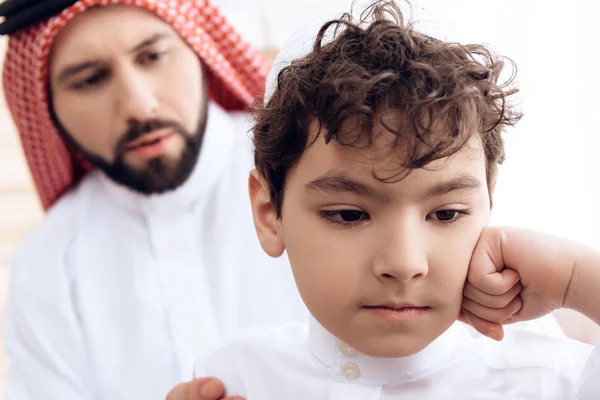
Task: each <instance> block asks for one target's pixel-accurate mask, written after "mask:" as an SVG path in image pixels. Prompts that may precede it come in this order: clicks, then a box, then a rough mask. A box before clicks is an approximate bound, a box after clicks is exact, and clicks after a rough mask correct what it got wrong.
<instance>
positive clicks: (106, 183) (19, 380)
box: [0, 0, 306, 400]
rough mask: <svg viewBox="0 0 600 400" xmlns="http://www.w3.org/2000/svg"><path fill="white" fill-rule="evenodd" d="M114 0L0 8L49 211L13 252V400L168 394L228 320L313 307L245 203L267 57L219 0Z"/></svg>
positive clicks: (232, 324)
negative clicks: (252, 110)
mask: <svg viewBox="0 0 600 400" xmlns="http://www.w3.org/2000/svg"><path fill="white" fill-rule="evenodd" d="M112 3H119V4H112V5H107V6H104V4H106V2H104V1H102V0H84V1H80V2H77V3H76V2H75V1H43V2H39V1H22V0H21V1H16V0H13V1H10V0H9V1H8V2H4V3H2V5H1V6H0V14H1V15H4V16H5V17H6V19H5V21H4V23H3V24H2V25H0V33H2V34H9V35H11V37H10V42H9V48H8V52H7V56H6V61H5V65H4V90H5V94H6V98H7V103H8V106H9V109H10V111H11V113H12V116H13V118H14V121H15V123H16V126H17V129H18V131H19V134H20V136H21V141H22V144H23V148H24V152H25V155H26V158H27V162H28V164H29V167H30V171H31V174H32V176H33V179H34V182H35V185H36V188H37V190H38V193H39V196H40V198H41V201H42V204H43V206H44V208H45V209H46V210H47V214H46V216H45V219H44V220H43V221H42V223H41V224H40V226H39V227H38V228H37V229H36V230H35V231H34V232H33V233H32V234H31V235H30V237H28V238H27V239H26V240H25V242H24V243H23V244H22V245H21V246H20V248H19V249H18V250H17V252H16V254H15V256H14V259H13V261H12V265H11V284H10V297H9V300H8V310H7V317H6V318H7V319H6V332H5V345H6V351H7V354H8V356H9V358H10V362H11V366H10V369H9V374H8V381H7V384H6V386H7V393H6V394H7V396H6V397H7V398H8V399H19V400H23V399H39V398H48V397H50V398H55V399H65V400H66V399H92V398H94V399H97V398H101V399H160V398H163V399H164V398H165V397H166V395H167V393H168V391H169V390H170V389H172V388H173V387H174V386H175V385H176V384H177V383H178V382H181V381H183V380H187V379H189V378H191V377H192V370H193V362H194V358H195V356H196V355H197V354H198V353H202V352H204V351H206V350H207V349H208V348H209V346H210V344H211V342H213V341H215V339H216V338H218V337H219V336H222V335H227V334H229V333H231V332H235V331H236V330H237V329H239V328H240V327H243V326H247V325H255V324H263V323H280V322H291V321H297V320H303V319H304V318H305V315H306V311H305V308H304V306H303V305H302V304H301V302H300V300H299V297H298V295H297V292H296V290H295V288H294V286H293V281H292V279H291V275H290V274H289V268H288V267H287V264H285V265H284V264H278V263H277V262H272V261H270V260H269V259H268V258H267V257H266V256H263V255H262V252H261V250H260V246H259V245H258V243H257V241H256V239H255V233H254V229H253V225H252V219H251V212H250V206H249V203H248V201H247V189H246V188H247V184H246V182H247V176H248V175H247V174H248V172H249V171H250V169H251V167H252V153H251V146H250V141H249V138H248V136H249V135H248V134H247V131H248V130H249V125H248V117H247V115H245V114H241V113H239V111H240V110H243V108H244V107H245V106H247V105H248V104H250V102H251V101H253V99H254V98H255V96H257V95H260V94H262V92H263V89H264V80H265V77H266V74H267V72H268V69H269V67H270V65H269V63H268V62H267V61H266V59H264V58H263V57H262V56H261V55H260V54H259V53H258V52H257V51H255V50H254V49H252V48H251V47H250V46H249V45H248V44H247V43H245V42H244V41H243V40H242V39H241V38H240V37H239V35H238V34H237V33H236V32H235V31H234V29H233V28H232V27H231V26H230V25H228V23H227V22H226V21H225V19H224V18H223V16H222V15H221V14H220V13H219V11H218V10H217V9H216V8H215V7H214V6H212V5H211V4H210V3H209V2H208V1H204V0H202V1H184V0H175V1H173V0H171V1H166V0H165V1H162V0H158V1H157V0H154V1H151V0H148V1H140V0H137V1H133V0H123V1H119V2H114V1H113V2H112ZM267 280H272V281H273V282H277V285H270V286H272V287H267V285H264V284H263V282H265V281H267Z"/></svg>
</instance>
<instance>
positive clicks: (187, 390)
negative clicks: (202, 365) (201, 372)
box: [167, 377, 225, 400]
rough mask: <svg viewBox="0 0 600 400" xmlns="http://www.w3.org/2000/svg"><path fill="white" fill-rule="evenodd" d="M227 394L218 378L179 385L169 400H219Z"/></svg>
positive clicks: (169, 396)
mask: <svg viewBox="0 0 600 400" xmlns="http://www.w3.org/2000/svg"><path fill="white" fill-rule="evenodd" d="M224 394H225V388H224V387H223V384H222V383H221V381H220V380H218V379H217V378H212V377H209V378H199V379H194V380H193V381H191V382H186V383H182V384H180V385H177V386H176V387H175V388H174V389H173V390H172V391H171V392H170V393H169V394H168V395H167V400H218V399H220V398H222V397H223V395H224Z"/></svg>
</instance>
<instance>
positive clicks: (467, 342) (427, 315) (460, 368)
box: [197, 2, 593, 400]
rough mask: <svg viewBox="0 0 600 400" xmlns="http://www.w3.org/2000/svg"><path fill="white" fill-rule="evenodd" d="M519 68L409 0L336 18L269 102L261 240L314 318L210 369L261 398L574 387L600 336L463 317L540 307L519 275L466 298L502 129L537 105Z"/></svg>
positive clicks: (498, 316)
mask: <svg viewBox="0 0 600 400" xmlns="http://www.w3.org/2000/svg"><path fill="white" fill-rule="evenodd" d="M367 18H370V19H371V20H370V21H369V22H368V23H367ZM333 28H335V34H334V37H330V36H328V34H329V33H330V32H331V31H332V30H333ZM502 69H503V63H502V62H501V61H499V60H498V59H497V58H496V57H494V56H493V55H492V54H491V53H490V52H489V51H488V50H487V49H485V48H484V47H482V46H475V45H469V46H461V45H456V44H450V43H443V42H441V41H438V40H435V39H432V38H430V37H427V36H425V35H422V34H419V33H417V32H415V31H414V30H413V28H412V27H411V26H407V25H405V24H404V22H403V16H402V13H401V11H400V10H399V9H398V7H397V6H395V5H394V4H393V3H392V2H379V3H377V4H375V5H373V6H371V7H370V8H369V9H367V11H366V12H365V13H363V18H361V20H360V21H359V22H357V23H355V22H353V21H352V18H351V17H349V16H344V17H343V18H342V19H340V20H338V21H332V22H328V23H327V24H325V25H324V26H323V27H322V28H321V29H320V31H319V34H318V35H317V40H316V42H315V45H314V48H313V49H312V51H311V52H310V53H309V54H308V55H303V56H302V57H300V58H298V59H296V60H295V61H293V62H292V63H291V65H289V66H286V67H284V68H283V69H282V70H281V72H279V74H278V76H277V82H276V85H275V86H274V87H275V89H274V91H272V93H271V94H270V96H269V98H268V99H266V100H267V101H266V102H265V104H266V105H265V107H264V108H262V109H259V110H258V112H257V124H256V127H255V129H254V134H255V137H254V143H255V147H256V150H255V161H256V166H257V170H256V171H253V172H252V174H251V176H250V182H249V186H250V197H251V202H252V208H253V215H254V222H255V226H256V230H257V234H258V237H259V240H260V242H261V245H262V247H263V249H264V250H265V252H266V253H267V254H269V255H271V256H273V257H278V256H281V255H282V254H283V252H284V251H286V252H287V254H288V257H289V259H290V263H291V266H292V270H293V273H294V277H295V279H296V284H297V286H298V289H299V290H300V294H301V296H302V298H303V300H304V302H305V304H306V305H307V307H308V309H309V310H310V312H311V314H312V318H311V321H310V324H309V327H308V328H306V327H304V326H286V327H279V328H275V329H272V330H257V331H254V332H252V333H248V334H247V335H246V336H245V337H243V338H239V339H237V340H236V341H234V342H233V343H230V344H228V345H225V346H223V347H221V348H220V349H219V350H218V351H216V352H214V353H212V354H210V355H209V356H208V357H206V358H204V360H203V365H202V366H200V367H199V368H198V370H197V375H199V376H209V375H214V376H217V377H219V378H221V379H222V380H223V382H224V384H225V387H226V388H227V391H228V393H231V394H239V395H242V396H245V397H246V398H247V399H248V400H258V399H261V400H267V399H282V398H285V399H311V400H312V399H400V398H402V399H423V398H430V399H441V398H452V399H454V398H460V399H475V398H477V399H481V398H486V399H487V398H497V399H539V398H543V399H550V398H552V399H564V398H569V397H571V396H573V395H574V393H575V392H576V390H577V389H576V386H575V385H576V382H577V379H578V378H579V376H580V375H581V372H582V368H583V366H584V364H585V361H586V359H587V358H588V356H589V354H590V352H591V350H592V348H591V346H588V345H584V344H582V343H578V342H575V341H567V340H565V339H558V338H552V337H550V336H544V335H542V334H535V333H532V332H528V331H525V330H522V329H520V328H518V327H512V328H507V333H506V337H505V339H504V340H503V341H502V342H500V343H497V342H493V341H490V340H488V339H487V338H485V337H483V336H479V335H471V334H470V333H469V331H468V330H467V328H466V327H465V326H463V325H461V324H459V323H456V320H457V318H458V317H459V313H460V310H461V306H463V305H464V307H465V315H466V317H467V318H468V319H470V320H472V321H474V322H473V325H474V326H476V327H478V329H482V330H484V329H485V328H482V322H481V321H479V320H478V318H479V317H481V318H483V319H484V320H486V321H490V322H504V321H509V322H510V318H511V316H512V318H513V319H519V318H520V316H523V319H529V317H530V315H528V314H527V313H528V311H527V310H528V308H529V307H530V306H528V304H533V303H535V302H529V303H527V304H525V305H524V304H523V303H522V301H521V299H522V298H527V295H528V294H529V293H530V292H528V289H527V287H526V288H525V289H523V286H524V285H525V283H526V282H525V280H523V281H522V284H519V283H518V282H517V279H516V278H515V277H516V276H517V277H518V274H516V273H514V272H513V276H512V277H511V276H510V272H502V276H503V277H504V278H505V279H504V280H499V279H496V280H497V281H501V282H502V283H504V285H506V287H504V286H502V285H501V287H500V289H502V290H490V289H489V286H494V285H493V284H494V283H495V282H494V277H495V275H494V274H489V275H488V274H483V275H484V276H483V278H481V279H479V280H477V279H474V280H472V282H471V284H472V285H467V286H466V288H465V297H466V298H467V299H466V300H465V301H464V302H463V287H464V282H465V280H466V279H467V272H468V270H469V264H470V261H471V258H472V255H473V254H474V249H475V247H476V245H477V243H478V240H479V238H480V237H481V236H482V231H484V229H485V227H486V225H487V224H488V222H489V218H490V209H491V195H492V192H493V188H494V181H495V176H496V170H497V165H498V164H499V163H500V162H501V161H502V158H503V143H502V137H501V133H502V131H503V130H504V128H505V127H507V126H510V125H513V124H514V123H516V122H517V121H518V119H519V117H520V114H519V113H518V112H517V111H516V110H514V109H513V108H512V107H511V106H510V105H509V103H508V101H507V100H508V98H509V97H510V95H512V94H513V93H514V92H515V91H514V90H512V89H511V88H510V81H509V82H506V83H499V77H500V75H501V73H502ZM486 232H487V231H486ZM492 232H493V231H492ZM475 260H477V259H476V258H475ZM495 265H498V264H495ZM502 266H503V264H502ZM473 270H474V271H477V268H475V269H473ZM495 271H496V269H494V270H493V272H495ZM507 271H509V270H507ZM559 272H560V273H557V275H556V276H555V280H554V281H555V282H557V284H556V286H557V287H560V286H561V285H560V284H559V282H565V283H568V282H569V280H570V279H568V278H569V274H568V273H564V274H562V272H563V270H560V271H559ZM469 273H470V274H472V276H469V278H473V277H477V275H476V274H475V273H474V272H473V273H472V272H469ZM490 276H491V278H490ZM511 278H512V279H511ZM487 280H490V281H491V283H488V284H487V285H486V284H483V285H482V284H481V282H482V281H484V282H487ZM527 283H528V284H529V282H527ZM495 286H498V285H495ZM548 286H549V285H548ZM563 286H564V285H563ZM567 286H568V285H567ZM493 289H497V287H494V288H493ZM559 292H560V290H557V289H556V288H552V293H559ZM493 295H498V296H493ZM523 296H525V297H523ZM557 297H560V296H558V295H557ZM562 298H563V299H564V298H565V294H564V292H563V293H562ZM463 303H464V304H463ZM541 303H542V302H540V304H541ZM563 304H564V301H563V302H561V304H554V307H555V308H556V306H559V307H560V306H562V305H563ZM548 311H551V308H550V309H549V310H546V312H548ZM534 314H535V313H534ZM543 314H544V313H542V312H537V314H536V315H535V316H539V315H543ZM525 317H527V318H525ZM483 324H484V325H485V322H483ZM495 332H496V334H497V335H496V336H498V339H500V336H501V332H499V331H495ZM490 335H492V334H490ZM232 366H233V367H232ZM589 368H593V365H592V366H591V367H589ZM589 368H588V370H587V371H588V372H589V370H590V369H589Z"/></svg>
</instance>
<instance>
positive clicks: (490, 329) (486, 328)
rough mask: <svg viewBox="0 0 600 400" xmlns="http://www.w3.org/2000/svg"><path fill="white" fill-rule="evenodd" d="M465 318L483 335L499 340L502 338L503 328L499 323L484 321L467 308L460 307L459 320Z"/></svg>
mask: <svg viewBox="0 0 600 400" xmlns="http://www.w3.org/2000/svg"><path fill="white" fill-rule="evenodd" d="M463 318H464V320H466V323H467V324H469V325H471V326H472V327H473V328H474V329H475V330H476V331H477V332H479V333H481V334H482V335H484V336H487V337H489V338H492V339H494V340H497V341H500V340H502V339H503V338H504V328H503V327H502V325H501V324H498V323H495V322H490V321H486V320H484V319H481V318H479V317H478V316H476V315H475V314H472V313H471V312H469V311H468V310H465V309H462V310H461V312H460V315H459V320H462V319H463Z"/></svg>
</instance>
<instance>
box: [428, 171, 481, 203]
mask: <svg viewBox="0 0 600 400" xmlns="http://www.w3.org/2000/svg"><path fill="white" fill-rule="evenodd" d="M479 187H481V181H480V180H479V179H477V178H475V177H474V176H473V175H470V174H467V173H463V174H460V175H458V176H456V177H455V178H452V179H450V180H448V181H446V182H441V183H438V184H437V185H435V186H432V187H431V188H429V189H427V191H426V192H425V195H424V198H426V199H427V198H431V197H437V196H442V195H444V194H448V193H450V192H455V191H471V190H475V189H478V188H479Z"/></svg>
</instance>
